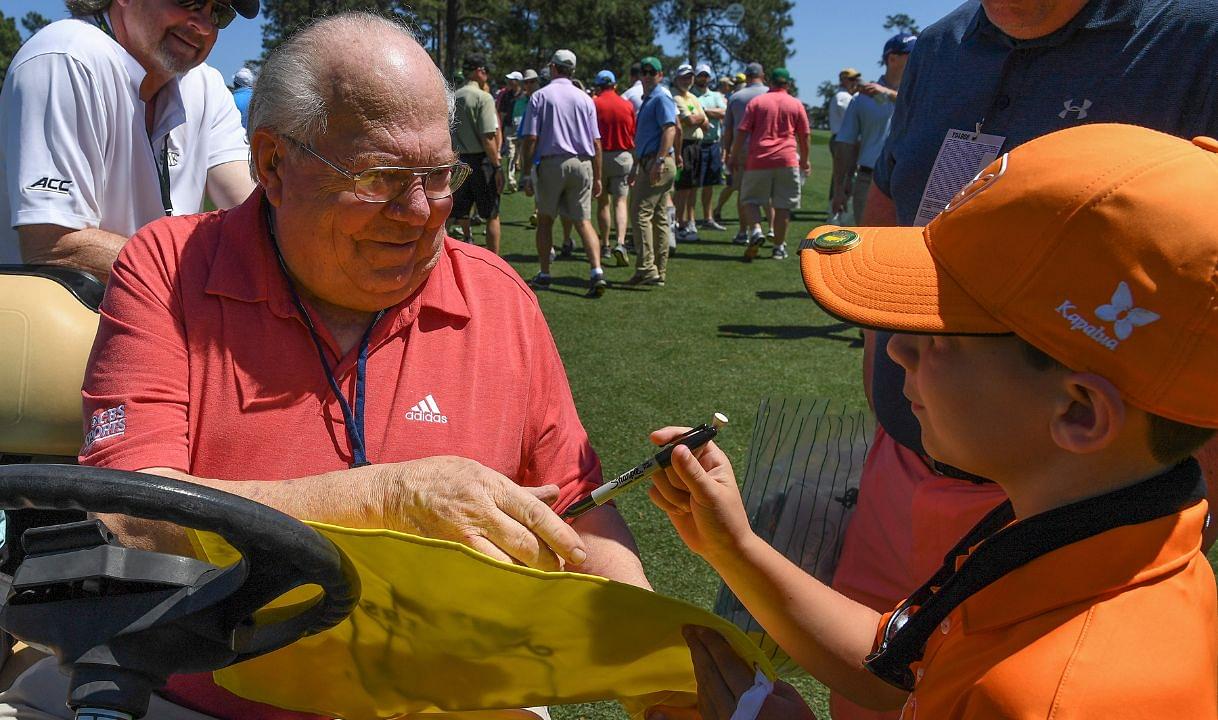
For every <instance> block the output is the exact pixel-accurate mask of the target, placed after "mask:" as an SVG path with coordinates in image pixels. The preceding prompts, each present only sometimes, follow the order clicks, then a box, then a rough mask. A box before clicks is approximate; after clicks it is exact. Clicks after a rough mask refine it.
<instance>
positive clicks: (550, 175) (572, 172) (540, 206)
mask: <svg viewBox="0 0 1218 720" xmlns="http://www.w3.org/2000/svg"><path fill="white" fill-rule="evenodd" d="M537 214H538V215H548V216H550V217H558V216H560V215H561V216H562V217H565V218H567V219H568V220H571V221H573V222H577V223H578V222H584V221H586V220H591V219H592V158H588V157H581V156H579V155H547V156H545V157H543V158H542V159H541V164H540V165H538V166H537Z"/></svg>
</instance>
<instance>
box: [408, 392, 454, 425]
mask: <svg viewBox="0 0 1218 720" xmlns="http://www.w3.org/2000/svg"><path fill="white" fill-rule="evenodd" d="M406 419H407V420H417V421H419V422H428V423H436V424H438V425H447V424H448V416H447V415H445V414H444V413H442V412H440V406H439V405H437V404H436V399H435V398H434V397H432V396H431V395H428V396H427V397H425V398H423V399H422V400H420V401H419V402H418V403H416V404H415V406H414V407H412V408H410V410H408V411H407V412H406Z"/></svg>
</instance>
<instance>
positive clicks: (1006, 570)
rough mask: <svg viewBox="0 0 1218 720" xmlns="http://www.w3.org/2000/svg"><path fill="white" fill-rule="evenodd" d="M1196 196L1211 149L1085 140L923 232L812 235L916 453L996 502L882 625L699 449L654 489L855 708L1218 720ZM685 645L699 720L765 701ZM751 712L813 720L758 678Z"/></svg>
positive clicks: (961, 203) (1200, 215) (821, 292)
mask: <svg viewBox="0 0 1218 720" xmlns="http://www.w3.org/2000/svg"><path fill="white" fill-rule="evenodd" d="M1215 197H1218V141H1215V140H1212V139H1209V138H1198V139H1197V140H1195V141H1193V142H1192V143H1190V142H1188V141H1185V140H1180V139H1178V138H1174V137H1171V136H1168V135H1163V134H1160V133H1157V132H1154V131H1151V130H1146V129H1143V128H1136V127H1132V126H1125V125H1087V126H1082V127H1077V128H1073V129H1069V130H1064V131H1061V132H1058V133H1054V134H1052V135H1047V136H1044V137H1042V138H1039V139H1037V140H1034V141H1032V142H1029V143H1027V144H1025V145H1022V146H1020V147H1018V148H1016V149H1015V150H1014V151H1012V152H1011V153H1009V154H1008V155H1005V156H1003V157H1001V158H999V159H998V160H996V161H995V162H994V163H993V164H991V165H990V166H989V167H988V168H986V169H985V170H984V171H982V174H981V175H979V176H978V178H977V179H976V180H974V181H973V182H972V183H971V184H970V185H968V186H967V187H965V188H964V189H963V190H962V191H961V192H960V194H959V195H957V196H956V198H955V199H954V200H953V201H952V202H951V203H950V204H949V206H948V208H947V210H945V211H944V212H943V214H942V215H940V216H939V217H938V218H937V219H936V220H935V221H934V222H932V223H931V224H930V225H928V226H927V227H925V228H852V229H844V228H820V229H818V230H814V231H813V232H812V234H811V235H809V239H808V240H807V241H805V242H804V247H803V248H801V267H802V271H803V277H804V282H805V284H806V285H807V287H808V289H809V291H810V292H811V294H812V296H813V298H814V299H815V300H816V301H817V302H818V303H819V304H820V305H821V306H822V307H823V308H824V309H825V310H826V311H827V312H829V313H830V314H832V315H834V316H837V317H839V318H842V319H845V320H848V321H851V322H854V323H857V324H859V325H863V326H866V327H872V328H880V329H886V330H892V331H896V332H901V333H907V334H905V335H899V336H897V337H895V338H894V339H893V340H892V342H891V343H890V345H889V353H890V354H891V355H892V357H893V359H894V360H895V361H896V362H898V363H899V364H900V365H902V366H903V367H904V369H905V371H906V381H905V394H906V395H907V396H908V397H909V399H910V401H911V402H912V404H913V409H914V412H915V414H916V415H917V417H918V420H919V422H920V423H921V426H922V441H923V444H924V445H925V447H926V449H927V451H928V452H929V453H930V454H931V455H932V456H933V457H934V458H935V459H936V460H939V461H941V462H945V463H949V464H951V465H953V466H955V467H958V468H961V469H963V470H966V471H968V472H971V473H975V474H977V475H981V476H984V477H988V478H992V479H993V480H994V481H995V482H996V483H998V484H999V485H1000V486H1001V487H1002V488H1003V490H1004V491H1005V492H1006V493H1007V495H1008V497H1009V498H1010V500H1009V502H1007V503H1004V504H1003V505H1002V506H1000V507H999V508H998V509H996V510H995V511H994V512H993V513H991V514H990V515H988V516H987V517H986V518H985V519H984V520H982V521H981V523H979V524H978V525H977V526H976V527H975V528H974V529H973V530H972V531H971V532H970V533H969V534H968V535H967V536H966V537H964V538H963V539H961V541H960V543H959V544H958V545H957V546H956V548H955V549H954V550H953V551H952V552H951V553H950V554H949V556H948V557H947V558H946V559H945V563H944V565H943V567H942V568H941V569H940V570H939V571H938V572H937V573H936V574H935V575H934V577H932V578H929V579H928V581H927V582H926V584H925V585H923V586H922V587H921V588H920V589H919V590H917V591H916V592H915V593H914V594H913V595H911V596H910V597H909V598H908V599H907V600H906V601H905V602H903V603H902V604H901V605H900V606H899V607H898V608H896V609H895V610H894V611H892V612H889V613H886V614H883V615H880V614H879V613H877V612H875V611H873V610H871V609H869V608H867V607H865V606H863V605H860V604H858V603H855V602H854V601H852V600H849V599H847V598H846V597H844V596H842V595H839V594H837V593H835V592H834V591H833V590H831V589H830V588H828V587H826V586H824V585H822V584H820V583H818V582H817V581H816V580H814V579H812V578H811V577H809V576H807V575H805V574H804V573H803V572H802V571H800V570H799V568H798V567H796V566H795V565H793V564H791V563H789V562H787V561H786V560H785V559H784V558H783V557H782V556H781V555H779V554H778V553H777V552H776V551H774V550H773V549H772V548H770V547H769V546H767V545H766V544H765V543H764V542H762V541H761V540H760V539H759V538H758V537H757V536H756V535H755V534H753V532H752V530H751V529H750V528H749V525H748V519H747V517H746V515H745V513H744V509H743V504H742V502H741V500H740V494H739V491H738V490H737V487H736V481H735V478H734V476H733V474H732V469H731V465H730V463H729V461H728V459H727V457H726V456H724V455H723V453H722V452H721V451H720V450H719V449H718V448H716V447H715V446H714V444H713V443H712V444H710V445H708V446H706V448H704V449H703V450H701V451H700V452H698V453H697V455H698V456H697V457H696V458H695V457H694V455H692V454H691V453H690V452H689V451H688V450H687V449H685V448H678V449H677V450H676V451H675V452H674V453H673V455H672V461H673V466H672V468H670V469H668V470H667V471H660V472H657V474H656V476H655V487H654V488H652V491H651V495H652V498H653V500H654V501H655V502H656V504H657V505H659V506H660V507H661V508H662V509H663V510H665V511H666V512H667V513H668V515H669V517H670V519H671V520H672V522H673V524H674V526H675V527H676V528H677V531H678V532H679V533H680V535H681V537H682V539H684V540H685V542H686V543H687V544H688V545H689V546H690V547H691V548H692V549H693V550H694V551H695V552H697V553H699V554H700V555H702V556H703V557H704V558H706V559H707V561H709V562H710V563H711V564H712V565H713V566H714V567H715V568H716V569H717V570H718V571H719V572H720V574H721V575H722V576H723V577H724V579H725V580H726V581H727V583H728V585H729V586H730V587H731V588H732V590H733V591H734V592H735V593H736V594H737V596H738V597H739V598H740V599H741V600H742V601H743V602H744V604H745V606H746V607H748V608H749V610H750V611H751V612H752V613H753V615H754V616H755V617H756V618H757V619H758V620H759V621H760V622H761V624H762V625H763V626H764V627H765V628H766V629H767V631H769V633H770V634H771V635H772V636H773V637H774V639H775V640H776V641H778V643H779V644H780V645H781V646H782V647H783V648H784V649H785V650H786V651H787V652H788V653H789V654H790V655H791V656H792V657H793V658H794V659H795V660H797V661H798V662H800V664H801V665H803V667H804V668H806V669H807V670H808V671H809V672H810V673H811V674H812V675H813V676H815V677H817V678H819V679H820V680H821V681H822V682H824V683H825V684H827V685H829V686H830V687H831V688H832V689H834V690H836V691H838V692H840V693H842V694H843V695H845V696H847V697H849V698H850V699H852V700H853V701H855V702H857V703H859V704H862V705H865V706H868V707H872V708H874V709H877V710H884V709H896V708H898V707H899V708H902V715H901V717H902V718H903V720H913V719H914V718H933V719H934V720H963V719H965V718H968V719H973V718H976V719H978V720H980V719H981V718H986V719H989V718H1012V719H1014V718H1019V719H1021V720H1022V719H1024V718H1054V719H1055V720H1074V719H1080V720H1081V719H1083V718H1134V717H1137V718H1142V717H1156V718H1215V717H1218V679H1216V678H1218V592H1216V590H1215V584H1214V575H1213V571H1212V570H1211V568H1210V565H1209V563H1208V562H1207V560H1206V558H1205V556H1204V555H1203V554H1201V552H1200V544H1201V531H1202V528H1203V527H1204V526H1205V524H1206V523H1207V522H1208V517H1209V516H1208V506H1207V503H1206V501H1205V499H1204V498H1205V486H1204V483H1203V482H1202V478H1201V473H1200V470H1199V468H1198V465H1197V463H1196V461H1195V460H1193V459H1192V458H1191V457H1190V455H1191V454H1192V452H1193V451H1194V450H1196V449H1197V448H1198V447H1200V446H1201V445H1202V444H1203V443H1204V442H1205V441H1206V440H1208V439H1209V438H1210V437H1211V436H1212V435H1213V433H1214V430H1213V429H1214V428H1218V374H1216V373H1215V371H1214V369H1215V368H1216V367H1218V229H1215V227H1214V225H1213V218H1212V211H1211V207H1212V203H1213V198H1215ZM676 432H677V429H675V428H665V429H664V430H660V431H657V432H656V433H654V435H653V439H654V440H656V441H657V442H666V441H668V440H670V439H671V437H672V436H673V435H675V434H676ZM688 638H689V641H690V647H691V651H692V652H693V656H694V661H695V668H696V671H697V674H698V680H699V710H700V712H701V716H702V717H703V718H704V719H705V720H711V719H712V718H723V720H727V718H729V717H731V716H732V715H733V713H735V712H736V706H737V704H741V706H742V707H743V706H746V705H748V704H749V703H750V701H752V700H754V699H755V697H756V694H757V692H758V691H757V690H752V691H751V692H752V696H751V697H746V700H745V702H744V703H740V698H741V696H742V695H746V693H748V692H749V691H750V688H751V687H752V686H754V685H755V684H756V685H758V686H759V687H762V688H763V689H764V687H765V685H766V684H765V683H764V682H762V681H761V680H760V679H758V681H757V683H754V676H753V671H752V670H751V669H749V668H747V667H744V666H743V663H742V662H741V661H740V660H739V659H738V658H736V657H735V656H734V655H733V654H731V652H730V650H728V649H727V648H726V645H725V644H724V643H722V642H721V638H719V637H718V636H717V635H715V634H714V633H713V632H711V631H708V630H705V629H690V632H689V634H688ZM680 714H681V712H680V711H677V710H675V709H672V708H658V709H657V712H653V713H652V715H651V717H653V718H654V717H656V716H657V715H659V716H668V717H677V716H679V715H680ZM755 717H759V718H767V719H768V718H780V717H782V718H794V717H811V711H810V710H808V709H807V708H806V707H805V706H803V704H802V701H800V700H799V699H798V696H795V695H793V694H792V692H791V691H790V690H789V688H786V687H784V686H779V691H778V692H774V693H773V694H771V695H770V696H769V697H768V699H766V700H765V702H764V703H763V704H761V706H760V712H759V714H757V715H755Z"/></svg>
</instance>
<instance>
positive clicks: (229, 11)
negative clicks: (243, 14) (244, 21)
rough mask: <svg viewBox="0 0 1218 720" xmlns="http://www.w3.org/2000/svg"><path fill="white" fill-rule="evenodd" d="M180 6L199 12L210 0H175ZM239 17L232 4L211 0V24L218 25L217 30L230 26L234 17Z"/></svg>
mask: <svg viewBox="0 0 1218 720" xmlns="http://www.w3.org/2000/svg"><path fill="white" fill-rule="evenodd" d="M173 1H174V2H175V3H176V4H177V5H178V7H180V8H184V9H186V10H190V11H191V12H198V11H199V10H202V9H203V8H204V7H205V6H206V5H207V2H208V0H173ZM236 17H237V11H236V10H234V9H233V6H232V5H229V4H228V3H223V2H220V0H211V24H212V25H215V26H216V29H217V30H223V29H224V28H226V27H228V26H229V25H230V24H231V23H232V22H233V19H234V18H236Z"/></svg>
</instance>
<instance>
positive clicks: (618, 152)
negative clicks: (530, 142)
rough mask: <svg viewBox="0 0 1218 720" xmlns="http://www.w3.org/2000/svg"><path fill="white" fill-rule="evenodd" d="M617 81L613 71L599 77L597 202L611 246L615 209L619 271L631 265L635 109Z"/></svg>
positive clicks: (599, 219) (615, 250)
mask: <svg viewBox="0 0 1218 720" xmlns="http://www.w3.org/2000/svg"><path fill="white" fill-rule="evenodd" d="M616 83H617V78H616V77H614V75H613V73H612V72H611V71H609V70H601V71H600V72H599V73H597V74H596V87H597V88H598V92H597V94H596V97H595V98H593V100H592V101H593V103H595V105H596V124H597V125H598V126H599V127H600V131H601V167H602V171H601V177H602V179H603V180H604V182H603V183H602V184H601V194H600V195H599V196H598V197H597V198H596V213H597V222H598V223H599V226H600V233H601V237H602V238H604V240H605V244H606V245H608V244H609V217H610V208H611V207H612V210H613V212H612V216H613V223H614V228H615V229H616V230H617V243H616V244H615V245H614V246H613V258H614V260H615V261H617V265H618V267H626V266H627V265H629V264H630V257H629V255H628V253H627V252H626V198H627V195H629V193H630V183H629V182H628V180H627V178H629V177H630V170H631V168H633V167H634V106H633V105H631V104H630V101H629V100H626V99H625V98H623V97H622V96H620V95H618V94H617V89H616V88H615V87H614V86H615V84H616Z"/></svg>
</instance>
